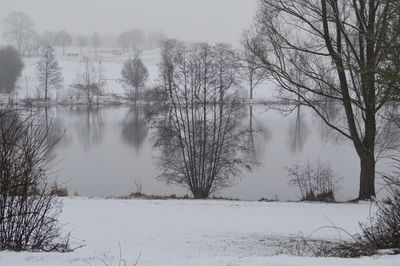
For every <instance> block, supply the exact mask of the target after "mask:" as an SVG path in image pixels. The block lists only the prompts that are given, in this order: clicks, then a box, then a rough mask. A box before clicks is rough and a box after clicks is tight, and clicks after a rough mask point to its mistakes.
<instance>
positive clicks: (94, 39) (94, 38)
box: [90, 32, 101, 55]
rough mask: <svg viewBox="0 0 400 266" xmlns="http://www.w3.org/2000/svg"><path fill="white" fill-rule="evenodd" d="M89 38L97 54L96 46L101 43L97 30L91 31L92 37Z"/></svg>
mask: <svg viewBox="0 0 400 266" xmlns="http://www.w3.org/2000/svg"><path fill="white" fill-rule="evenodd" d="M90 40H91V42H92V45H93V47H94V51H95V53H96V55H97V48H98V47H99V45H100V44H101V41H100V37H99V35H98V34H97V32H94V33H93V35H92V37H91V39H90Z"/></svg>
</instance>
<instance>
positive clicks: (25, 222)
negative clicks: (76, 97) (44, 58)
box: [0, 106, 68, 252]
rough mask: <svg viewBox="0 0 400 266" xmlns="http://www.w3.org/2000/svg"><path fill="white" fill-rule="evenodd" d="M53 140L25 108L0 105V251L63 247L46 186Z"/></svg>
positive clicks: (54, 206) (56, 206) (54, 200)
mask: <svg viewBox="0 0 400 266" xmlns="http://www.w3.org/2000/svg"><path fill="white" fill-rule="evenodd" d="M57 141H58V138H49V130H48V128H47V127H46V126H44V122H43V120H42V119H41V118H40V117H38V116H37V114H35V113H32V112H31V110H25V109H18V110H17V109H14V108H13V107H10V106H7V107H6V108H4V107H3V108H2V109H1V110H0V250H4V249H10V250H16V251H21V250H28V251H62V252H64V251H68V239H63V238H62V237H61V234H60V227H59V225H58V222H57V217H58V215H59V213H60V211H61V202H59V201H58V200H57V198H56V197H55V196H54V195H52V194H51V189H50V187H49V186H48V185H47V177H48V170H49V165H51V158H52V151H53V150H54V147H55V145H56V144H57Z"/></svg>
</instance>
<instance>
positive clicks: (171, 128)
mask: <svg viewBox="0 0 400 266" xmlns="http://www.w3.org/2000/svg"><path fill="white" fill-rule="evenodd" d="M161 54H162V59H161V64H160V72H161V73H162V81H163V88H164V89H165V90H166V91H167V94H168V103H167V105H166V109H167V111H166V113H165V115H164V116H163V117H162V119H160V120H159V122H158V123H157V138H156V139H157V141H156V144H155V147H157V148H159V149H161V155H160V160H159V167H160V169H161V170H162V174H161V175H160V178H162V179H163V180H165V181H167V182H168V183H174V184H178V185H181V186H184V187H186V188H188V189H189V190H190V191H191V192H192V193H193V196H194V197H195V198H207V197H209V196H210V195H211V194H213V193H215V192H217V191H219V190H220V189H223V188H225V187H227V186H229V185H230V184H232V181H233V180H232V178H234V177H237V176H238V175H239V174H240V173H241V170H242V169H243V168H249V169H250V168H251V165H252V164H251V162H249V161H248V160H247V159H248V158H247V157H246V156H245V155H246V154H247V151H248V149H249V145H248V136H247V134H246V133H247V130H241V129H240V128H239V121H240V120H241V119H242V118H243V117H244V116H245V114H246V112H245V108H244V106H242V105H241V104H240V103H239V102H238V101H237V100H236V95H235V86H234V84H235V79H236V73H237V72H236V71H235V70H236V68H235V65H234V64H233V62H234V61H235V60H234V53H233V52H232V50H231V48H230V47H229V46H227V45H222V44H219V45H216V46H210V45H208V44H204V43H200V44H195V45H194V46H193V47H190V48H187V47H185V46H184V45H183V44H181V43H179V42H177V41H174V40H168V41H166V42H164V44H163V47H162V53H161Z"/></svg>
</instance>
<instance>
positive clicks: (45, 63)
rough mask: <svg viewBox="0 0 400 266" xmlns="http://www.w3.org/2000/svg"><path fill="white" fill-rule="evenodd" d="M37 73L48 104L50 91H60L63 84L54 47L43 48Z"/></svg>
mask: <svg viewBox="0 0 400 266" xmlns="http://www.w3.org/2000/svg"><path fill="white" fill-rule="evenodd" d="M36 71H37V76H38V79H39V86H40V88H41V89H43V90H44V99H45V101H46V102H47V100H48V90H49V89H55V90H58V89H60V87H61V85H62V82H63V78H62V73H61V68H60V66H59V65H58V61H57V59H56V56H55V54H54V48H53V47H52V46H50V45H45V46H43V47H42V49H41V54H40V59H39V61H38V63H37V67H36Z"/></svg>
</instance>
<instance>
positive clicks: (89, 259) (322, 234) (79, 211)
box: [0, 198, 400, 266]
mask: <svg viewBox="0 0 400 266" xmlns="http://www.w3.org/2000/svg"><path fill="white" fill-rule="evenodd" d="M372 211H373V210H372ZM370 213H371V208H370V205H369V204H367V203H362V204H313V203H265V202H236V201H195V200H188V201H180V200H176V201H175V200H169V201H146V200H105V199H86V198H73V199H72V198H69V199H64V208H63V213H62V215H61V221H62V223H65V224H66V226H65V229H66V230H68V231H72V238H71V241H72V244H73V245H75V246H77V245H80V244H85V246H84V247H83V248H80V249H78V250H76V251H75V252H72V253H66V254H57V253H47V254H46V253H25V252H22V253H14V252H8V251H6V252H0V265H10V266H13V265H21V266H47V265H48V266H64V265H65V266H66V265H105V264H107V265H118V262H119V253H120V250H119V246H120V247H121V254H122V258H123V259H124V260H126V261H127V265H134V263H135V261H136V260H137V258H138V256H139V254H141V255H140V258H139V263H138V265H271V266H272V265H282V266H283V265H307V266H312V265H377V264H379V265H380V266H384V265H390V266H392V265H393V266H394V265H399V261H400V257H399V256H387V257H373V258H360V259H337V258H329V259H327V258H305V257H301V258H300V257H293V256H288V255H279V256H275V254H277V253H279V251H280V249H281V247H280V246H279V243H280V242H281V241H286V240H288V239H290V238H292V237H296V236H298V235H299V234H303V235H304V236H310V235H311V236H312V238H313V239H326V240H332V239H337V238H339V235H338V232H337V231H336V230H333V229H332V230H329V229H323V230H317V231H316V232H314V231H315V230H316V229H317V228H320V227H321V226H331V225H333V224H334V225H335V226H338V227H341V228H343V229H345V230H347V231H349V232H352V233H354V232H356V231H357V230H358V223H359V222H366V221H367V220H368V217H369V215H370ZM340 237H342V238H346V237H348V236H345V235H341V236H340Z"/></svg>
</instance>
